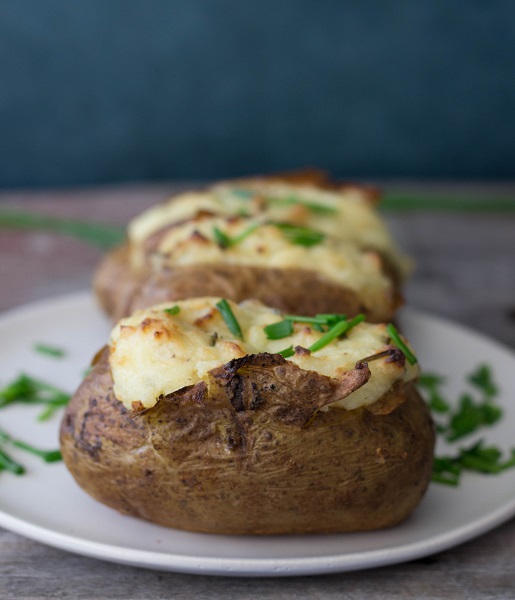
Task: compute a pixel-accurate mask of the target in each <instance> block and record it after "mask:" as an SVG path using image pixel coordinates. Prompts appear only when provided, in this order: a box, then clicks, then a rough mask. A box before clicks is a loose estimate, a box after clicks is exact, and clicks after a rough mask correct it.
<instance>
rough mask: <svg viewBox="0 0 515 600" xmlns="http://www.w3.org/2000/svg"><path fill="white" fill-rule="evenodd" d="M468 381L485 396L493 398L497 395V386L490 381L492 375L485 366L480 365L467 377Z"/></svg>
mask: <svg viewBox="0 0 515 600" xmlns="http://www.w3.org/2000/svg"><path fill="white" fill-rule="evenodd" d="M468 380H469V382H470V383H471V384H472V385H474V386H475V387H477V388H478V389H479V390H481V391H482V392H483V393H484V394H485V395H486V396H495V395H496V394H497V391H498V390H497V386H496V385H495V384H494V382H493V381H492V373H491V370H490V368H489V367H488V366H487V365H480V366H479V367H478V368H477V370H476V371H475V372H474V373H472V374H471V375H470V376H469V378H468Z"/></svg>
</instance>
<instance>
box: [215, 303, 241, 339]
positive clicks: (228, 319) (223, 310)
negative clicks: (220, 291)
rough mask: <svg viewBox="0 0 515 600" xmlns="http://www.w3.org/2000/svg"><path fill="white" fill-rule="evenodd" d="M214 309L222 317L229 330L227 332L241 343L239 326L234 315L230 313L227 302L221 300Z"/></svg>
mask: <svg viewBox="0 0 515 600" xmlns="http://www.w3.org/2000/svg"><path fill="white" fill-rule="evenodd" d="M216 307H217V308H218V310H219V311H220V314H221V315H222V318H223V320H224V321H225V323H226V325H227V327H228V328H229V331H230V332H231V333H232V334H233V335H235V336H236V337H237V338H240V340H242V341H243V333H242V332H241V327H240V324H239V323H238V321H237V320H236V317H235V316H234V313H233V312H232V309H231V307H230V306H229V303H228V302H227V300H226V299H225V298H223V299H222V300H220V302H217V303H216Z"/></svg>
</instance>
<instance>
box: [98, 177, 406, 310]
mask: <svg viewBox="0 0 515 600" xmlns="http://www.w3.org/2000/svg"><path fill="white" fill-rule="evenodd" d="M375 199H376V196H375V194H374V193H372V192H371V191H370V190H368V189H367V188H364V187H359V186H349V185H347V186H339V187H338V186H333V187H331V186H330V185H329V183H328V182H327V181H326V180H324V178H323V176H322V175H321V174H319V173H311V174H304V175H301V174H299V175H297V176H296V177H294V176H290V177H286V176H283V177H268V178H255V179H246V180H237V181H232V182H222V183H219V184H216V185H213V186H210V187H208V188H206V189H204V190H201V191H193V192H186V193H183V194H179V195H178V196H177V197H175V198H172V199H171V200H170V201H168V202H167V203H165V204H162V205H159V206H156V207H154V208H152V209H150V210H148V211H146V212H145V213H143V214H142V215H140V216H139V217H137V218H136V219H135V220H134V221H132V223H131V224H130V225H129V229H128V241H127V243H126V244H125V245H124V246H123V247H121V248H117V249H116V250H114V251H113V252H111V253H110V254H108V255H107V256H106V258H105V259H104V261H103V262H102V264H101V265H100V267H99V269H98V271H97V273H96V276H95V280H94V288H95V291H96V294H97V297H98V298H99V300H100V303H101V304H102V306H103V307H104V309H105V310H106V311H107V312H108V313H109V314H110V315H111V316H113V318H114V319H115V320H117V319H119V318H121V317H123V316H126V315H128V314H130V313H131V312H132V311H133V310H135V309H137V308H142V307H146V306H151V305H153V304H156V303H158V302H161V301H165V300H178V299H184V298H188V297H198V296H206V295H210V296H224V297H227V298H231V299H232V300H235V301H237V302H239V301H242V300H245V299H248V298H256V299H258V300H261V301H262V302H264V303H266V304H268V305H270V306H274V307H276V308H279V309H280V310H283V311H285V312H295V313H302V314H307V315H313V314H316V313H324V312H344V313H346V314H347V315H354V314H357V313H359V312H364V313H365V314H366V316H367V318H368V320H370V321H374V322H381V321H385V320H389V319H390V318H391V317H392V315H393V314H394V312H395V311H396V309H397V308H398V307H399V305H400V304H401V303H402V299H401V296H400V293H399V284H400V282H401V280H402V278H403V276H404V274H405V272H406V260H405V259H404V258H403V257H402V256H400V254H399V252H398V251H397V249H396V248H395V246H394V244H393V242H392V239H391V237H390V235H389V233H388V231H387V229H386V227H385V225H384V223H383V222H382V220H381V219H380V218H379V216H378V214H377V212H376V210H375V208H374V201H375Z"/></svg>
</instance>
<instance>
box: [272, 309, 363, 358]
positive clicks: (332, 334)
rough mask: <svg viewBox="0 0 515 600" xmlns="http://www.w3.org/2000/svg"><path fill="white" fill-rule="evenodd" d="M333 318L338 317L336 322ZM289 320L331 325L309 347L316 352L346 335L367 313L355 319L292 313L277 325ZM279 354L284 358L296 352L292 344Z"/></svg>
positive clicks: (336, 316)
mask: <svg viewBox="0 0 515 600" xmlns="http://www.w3.org/2000/svg"><path fill="white" fill-rule="evenodd" d="M333 318H334V319H338V320H337V321H336V322H335V323H334V320H332V319H333ZM288 320H290V321H299V322H304V323H316V324H318V325H320V324H321V323H324V324H330V325H331V328H330V329H329V331H327V332H326V333H325V334H324V335H323V336H322V337H320V338H319V339H318V340H317V341H316V342H314V343H313V344H311V346H310V347H309V348H308V350H309V351H310V352H316V351H317V350H320V349H322V348H323V347H324V346H327V344H330V343H331V342H332V341H333V340H335V339H336V338H338V337H341V336H342V335H345V334H346V333H348V332H349V331H350V330H351V329H352V328H353V327H355V326H356V325H358V324H359V323H361V322H362V321H364V320H365V315H364V314H359V315H357V316H355V317H354V318H353V319H351V320H350V321H347V320H346V319H345V316H343V315H317V316H316V317H295V316H294V315H290V316H289V318H288V317H287V318H285V320H284V321H280V322H279V323H275V325H278V324H282V323H284V322H285V321H288ZM333 323H334V324H333ZM281 326H282V325H281ZM269 327H270V326H269ZM265 330H266V328H265ZM290 335H291V334H290ZM285 337H286V336H285ZM275 339H279V338H275ZM277 354H281V355H282V356H284V358H288V357H290V356H293V355H294V354H295V352H294V350H293V346H290V347H289V348H285V349H284V350H281V351H280V352H277Z"/></svg>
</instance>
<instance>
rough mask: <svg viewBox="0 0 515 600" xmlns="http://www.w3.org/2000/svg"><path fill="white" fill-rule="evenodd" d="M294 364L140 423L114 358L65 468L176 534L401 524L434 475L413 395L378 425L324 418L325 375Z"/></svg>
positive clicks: (77, 407) (87, 394)
mask: <svg viewBox="0 0 515 600" xmlns="http://www.w3.org/2000/svg"><path fill="white" fill-rule="evenodd" d="M255 356H257V357H259V358H258V359H256V360H261V358H262V357H277V355H255ZM232 362H233V361H232ZM284 363H286V365H285V364H284ZM229 364H230V363H229ZM292 365H293V364H292V363H289V362H288V361H284V360H282V359H281V358H280V357H279V358H278V359H277V358H274V359H273V360H271V359H269V358H268V359H266V360H263V362H262V364H261V363H258V362H256V361H254V363H250V364H249V365H246V366H245V365H243V366H242V367H241V368H233V370H232V371H231V370H230V369H225V370H224V369H221V370H219V373H218V375H217V377H216V379H213V382H214V384H213V386H210V388H209V389H210V395H209V396H208V395H207V392H206V386H205V385H204V387H202V385H201V384H197V385H196V386H190V387H189V388H183V390H179V391H178V392H176V393H174V394H172V395H170V396H167V397H165V398H162V399H161V400H160V401H159V402H158V403H157V405H156V406H155V407H154V408H152V409H150V410H147V411H143V412H142V413H140V414H136V415H131V413H130V412H129V411H127V410H126V409H125V408H124V407H123V405H122V404H121V403H120V402H119V401H118V400H116V398H115V397H114V395H113V392H112V385H113V382H112V377H111V373H110V369H109V363H108V358H107V351H105V352H104V353H103V355H102V356H101V358H100V360H99V361H98V362H97V364H96V365H95V367H94V368H93V370H92V372H91V373H90V375H89V376H88V377H87V378H86V379H85V381H84V382H83V384H82V385H81V387H80V388H79V390H78V391H77V393H76V394H75V396H74V397H73V399H72V401H71V403H70V405H69V407H68V408H67V410H66V413H65V415H64V418H63V422H62V425H61V434H60V437H61V447H62V452H63V458H64V460H65V462H66V465H67V467H68V469H69V470H70V472H71V473H72V475H73V476H74V477H75V479H76V480H77V482H78V484H79V485H80V486H81V487H82V488H83V489H84V490H85V491H86V492H88V493H89V494H90V495H92V496H93V497H94V498H96V499H97V500H99V501H100V502H103V503H104V504H107V505H108V506H110V507H112V508H114V509H116V510H118V511H120V512H122V513H124V514H127V515H132V516H135V517H139V518H142V519H146V520H149V521H153V522H155V523H158V524H160V525H164V526H167V527H174V528H179V529H186V530H191V531H200V532H209V533H220V534H304V533H321V532H345V531H364V530H371V529H378V528H384V527H389V526H392V525H395V524H397V523H399V522H401V521H402V520H403V519H405V518H406V517H407V516H408V514H409V513H410V512H411V511H412V510H413V509H414V508H415V507H416V506H417V504H418V503H419V501H420V500H421V498H422V496H423V494H424V492H425V490H426V488H427V485H428V483H429V480H430V478H431V469H432V456H433V446H434V428H433V424H432V421H431V417H430V415H429V412H428V410H427V408H426V406H425V404H424V402H423V401H422V399H421V398H420V397H419V395H418V393H417V392H416V390H415V388H414V387H413V386H412V385H409V384H408V385H404V384H399V385H398V386H397V387H396V388H395V389H392V392H391V394H389V395H390V396H391V395H394V396H395V398H396V401H395V402H394V403H393V406H395V405H397V406H396V407H395V408H394V409H393V410H391V406H392V398H390V399H389V400H388V402H387V403H386V404H385V403H383V404H381V403H380V404H379V405H378V406H379V410H378V411H376V413H377V414H374V410H373V407H375V406H376V405H373V406H372V407H371V408H372V410H368V409H358V410H353V411H346V410H344V409H335V408H333V409H329V410H327V411H326V412H324V411H319V412H317V408H319V407H320V406H322V405H323V403H324V402H326V399H325V400H324V394H326V395H327V394H330V393H332V392H331V389H330V385H329V384H328V382H327V381H326V380H328V379H329V378H324V377H323V376H317V375H316V374H313V373H311V372H308V371H302V370H301V369H299V368H298V367H296V365H293V366H292ZM295 369H296V370H295ZM299 371H302V372H301V373H299ZM212 373H214V371H213V372H212ZM356 376H357V377H358V378H359V377H360V376H361V375H360V373H359V372H357V375H356ZM215 383H216V385H215ZM351 384H352V382H351V383H349V385H351ZM328 386H329V387H328ZM213 390H214V391H213ZM387 404H388V405H389V408H387V409H385V406H386V405H387ZM386 410H388V411H389V410H391V412H389V413H388V414H382V413H384V412H385V411H386Z"/></svg>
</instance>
